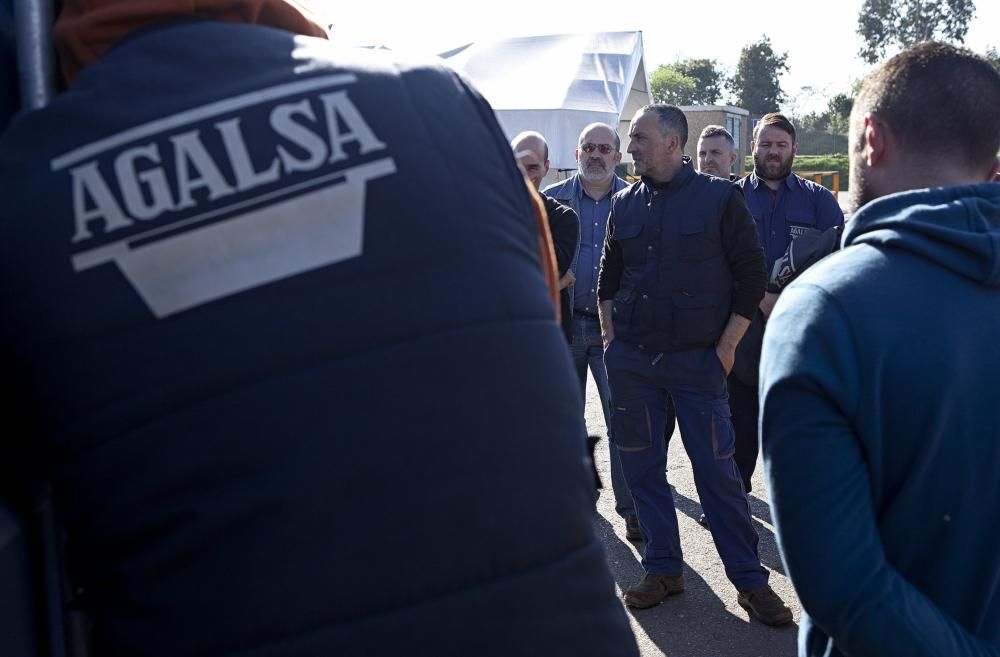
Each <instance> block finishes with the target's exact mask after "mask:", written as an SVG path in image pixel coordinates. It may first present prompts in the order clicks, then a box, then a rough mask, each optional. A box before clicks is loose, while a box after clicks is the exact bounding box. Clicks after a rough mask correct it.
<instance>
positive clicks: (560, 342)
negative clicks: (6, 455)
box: [0, 0, 637, 657]
mask: <svg viewBox="0 0 1000 657" xmlns="http://www.w3.org/2000/svg"><path fill="white" fill-rule="evenodd" d="M192 7H193V9H192ZM192 12H193V13H192ZM295 32H298V33H300V34H307V35H319V34H320V33H321V32H320V31H319V30H318V29H316V28H315V26H313V25H312V24H310V23H309V22H308V21H307V20H305V18H304V17H303V16H302V15H301V13H299V12H298V11H297V10H295V9H293V8H292V6H291V5H288V4H285V3H283V2H277V1H275V0H261V1H253V2H236V1H235V0H201V1H199V2H195V3H191V2H179V1H174V0H151V1H149V2H142V3H135V2H126V1H124V0H106V1H103V2H94V1H93V0H91V1H90V2H83V1H82V0H81V1H80V2H66V3H64V7H63V12H62V15H61V17H60V19H59V23H58V24H57V28H56V37H57V45H58V46H59V53H60V57H61V65H62V69H63V74H64V76H65V77H66V81H67V82H68V84H69V86H68V90H67V91H66V92H65V93H63V94H61V95H59V96H57V97H56V98H55V99H54V101H53V102H52V103H51V104H49V105H48V106H47V107H46V108H44V109H42V110H38V111H32V112H27V113H23V114H21V115H19V116H18V117H16V118H15V120H14V122H13V123H12V124H11V126H10V127H9V129H8V130H7V132H6V133H5V134H4V135H3V138H2V140H0V180H2V181H3V197H4V204H3V208H2V210H0V304H2V316H3V320H2V323H0V324H2V327H0V344H2V345H3V361H4V375H3V377H4V381H3V383H4V386H3V387H4V391H5V395H4V398H5V407H4V409H5V418H6V421H7V426H8V429H10V428H11V427H12V426H15V425H16V427H17V430H16V431H9V432H7V435H8V436H16V440H15V441H11V445H10V446H11V447H13V451H14V452H15V454H14V458H16V459H18V461H19V462H20V463H22V464H24V468H26V469H29V468H30V469H31V470H33V471H35V472H37V473H38V474H39V475H40V476H44V477H45V478H46V479H48V480H49V481H50V482H51V483H52V486H53V489H54V492H55V501H56V504H57V511H58V513H59V516H60V518H61V520H62V522H63V523H64V525H65V527H66V531H67V536H68V560H69V567H70V572H71V576H72V578H73V580H74V583H75V584H77V585H79V586H80V587H82V589H83V596H82V598H81V601H82V604H83V605H84V609H85V610H86V612H87V613H88V614H89V616H90V617H91V619H92V620H93V630H94V631H93V642H94V654H95V655H102V656H104V655H148V656H151V657H160V656H162V657H186V656H191V655H212V656H222V655H227V656H229V655H232V656H235V655H249V654H254V655H258V654H260V655H263V654H267V655H278V656H292V655H295V656H312V655H316V656H319V655H323V656H329V655H398V654H411V655H435V656H439V655H456V656H458V655H519V654H520V655H556V654H573V655H594V656H598V655H602V656H603V655H612V654H613V655H635V654H637V651H636V647H635V642H634V639H633V637H632V635H631V632H630V630H629V626H628V622H627V619H626V617H625V614H624V611H623V610H622V608H621V605H620V603H619V602H618V601H617V600H616V599H615V596H614V589H613V583H612V580H611V577H610V574H609V573H608V570H607V567H606V564H605V559H604V552H603V549H602V547H601V545H600V544H599V543H598V542H597V540H596V539H595V535H594V531H593V527H592V518H591V513H592V480H591V479H590V475H589V473H588V471H587V469H586V467H585V463H584V453H583V445H582V442H581V441H580V436H581V434H582V433H583V431H584V429H583V426H582V424H581V408H580V400H579V399H578V394H577V391H576V390H577V389H576V385H575V379H574V376H573V372H572V368H571V365H570V361H569V356H568V355H567V351H566V346H565V342H564V339H563V337H562V335H561V332H560V330H559V327H558V325H557V324H556V322H555V321H554V308H553V305H552V302H551V298H550V296H549V295H548V293H547V289H546V285H545V279H544V276H543V272H542V270H541V267H540V259H539V252H538V235H537V232H536V224H535V220H534V217H533V215H532V209H531V205H530V199H529V195H528V192H527V190H526V188H525V185H524V182H523V180H522V177H521V174H520V173H519V171H518V169H517V166H516V164H515V161H514V158H513V156H512V154H511V152H510V149H509V147H508V146H507V144H506V141H505V139H504V136H503V134H502V132H501V131H500V129H499V127H498V125H497V123H496V121H495V119H494V116H493V113H492V111H491V109H490V107H489V106H488V105H487V104H486V102H485V101H483V99H482V98H481V97H480V96H479V95H478V94H477V93H476V92H474V91H473V90H471V89H470V88H469V87H468V86H467V85H466V83H465V82H464V81H463V80H462V79H461V78H459V77H458V76H457V75H455V74H454V73H452V72H450V71H448V70H446V69H444V68H441V67H440V66H437V65H435V64H432V63H421V64H413V63H407V62H402V61H398V60H395V59H393V57H392V56H391V55H388V54H385V53H379V52H366V51H345V50H340V49H336V48H334V47H332V46H331V45H330V44H329V43H327V42H325V41H323V40H320V39H317V38H311V37H304V36H299V35H296V34H295ZM449 144H451V146H449ZM456 177H462V178H464V179H466V180H469V181H472V182H473V183H475V182H476V181H478V182H479V183H481V184H469V185H463V186H457V187H456V186H453V185H450V186H449V189H450V191H449V193H447V194H442V193H441V189H442V187H443V184H442V183H443V182H444V181H445V180H449V181H450V180H454V179H455V178H456ZM483 289H489V290H490V291H491V294H490V295H489V296H488V297H483V295H482V294H481V290H483ZM512 342H513V343H516V344H517V348H516V349H511V348H510V345H511V344H512ZM525 454H530V458H525Z"/></svg>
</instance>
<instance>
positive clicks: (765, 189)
mask: <svg viewBox="0 0 1000 657" xmlns="http://www.w3.org/2000/svg"><path fill="white" fill-rule="evenodd" d="M751 152H752V153H753V171H752V172H751V173H750V175H749V176H746V177H745V178H743V179H742V180H740V181H739V182H738V183H737V184H738V185H739V186H740V187H741V188H742V189H743V195H744V196H745V197H746V200H747V205H748V206H749V207H750V212H751V213H752V214H753V218H754V221H756V222H757V235H758V236H759V237H760V244H761V246H762V247H764V257H765V259H766V261H767V271H768V273H769V274H770V273H771V270H772V269H773V268H774V263H775V261H777V260H778V259H780V258H781V257H782V256H784V254H785V252H786V251H787V250H788V246H789V245H790V244H791V243H792V240H793V239H795V238H796V237H798V236H799V235H806V234H819V233H822V232H823V231H825V230H827V229H829V228H832V227H833V226H843V225H844V212H843V211H842V210H841V209H840V205H839V204H838V203H837V199H836V198H834V196H833V194H831V193H830V190H828V189H826V188H825V187H823V186H822V185H817V184H816V183H814V182H812V181H809V180H805V179H804V178H801V177H799V176H796V175H795V174H793V173H792V163H793V162H794V161H795V154H796V153H797V152H798V144H796V143H795V126H793V125H792V122H791V121H789V120H788V119H787V118H785V116H784V115H782V114H778V113H777V112H774V113H771V114H765V115H764V117H763V118H762V119H761V120H760V123H758V124H757V127H756V128H754V139H753V142H752V144H751ZM777 299H778V293H777V292H772V291H770V290H769V291H767V292H765V293H764V299H763V300H762V301H761V302H760V313H761V317H760V318H758V322H757V325H756V327H755V329H756V328H760V327H762V326H763V323H764V322H766V321H767V317H768V315H770V314H771V309H772V308H774V303H775V301H777ZM762 337H763V332H762V331H759V330H752V331H751V332H750V333H749V334H748V335H747V338H746V339H745V340H744V341H743V343H742V344H741V345H740V349H739V351H738V352H737V363H736V366H735V367H734V368H733V372H732V374H730V376H729V405H730V407H731V408H732V412H733V427H734V429H735V430H736V465H737V466H738V467H739V469H740V474H741V475H742V476H743V486H744V488H745V489H746V491H747V492H748V493H749V492H750V491H751V490H752V485H751V479H752V477H753V473H754V470H755V469H756V467H757V454H758V451H759V447H758V444H757V412H758V410H759V400H758V397H757V370H758V366H759V357H760V341H761V339H762Z"/></svg>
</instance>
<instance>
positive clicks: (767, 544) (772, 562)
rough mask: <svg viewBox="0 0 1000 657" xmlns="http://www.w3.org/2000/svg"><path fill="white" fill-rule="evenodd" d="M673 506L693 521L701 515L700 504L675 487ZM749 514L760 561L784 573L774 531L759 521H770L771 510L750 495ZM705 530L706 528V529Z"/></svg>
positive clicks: (763, 502) (765, 503)
mask: <svg viewBox="0 0 1000 657" xmlns="http://www.w3.org/2000/svg"><path fill="white" fill-rule="evenodd" d="M674 508H676V509H677V510H678V511H680V512H681V513H683V514H684V515H686V516H688V517H689V518H692V519H694V520H695V521H697V520H698V518H699V517H701V513H702V511H701V504H700V503H698V502H696V501H695V500H692V499H691V498H690V497H686V496H685V495H684V494H683V493H679V492H678V491H677V489H676V488H675V489H674ZM750 515H751V519H752V520H753V525H754V529H756V530H757V535H758V536H760V543H759V544H758V545H757V550H758V552H759V553H760V561H761V563H762V564H764V565H765V566H767V567H768V568H770V569H771V570H773V571H775V572H778V573H781V574H782V575H784V574H785V568H784V566H783V565H782V564H781V557H780V556H779V555H778V544H777V542H776V541H775V538H774V532H772V531H771V529H770V527H768V526H767V525H765V524H763V523H762V522H761V519H764V520H765V522H768V523H769V522H770V521H771V510H770V507H768V505H767V502H765V501H763V500H761V499H760V498H757V497H754V496H753V495H751V496H750ZM705 531H708V530H707V529H706V530H705Z"/></svg>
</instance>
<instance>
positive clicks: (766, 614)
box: [736, 584, 792, 625]
mask: <svg viewBox="0 0 1000 657" xmlns="http://www.w3.org/2000/svg"><path fill="white" fill-rule="evenodd" d="M736 602H738V603H739V605H740V606H741V607H743V608H744V609H746V610H747V612H748V613H749V614H750V615H751V616H753V617H755V618H756V619H757V620H759V621H760V622H761V623H764V624H765V625H785V624H786V623H791V622H792V610H791V609H789V608H788V607H786V606H785V603H784V602H782V600H781V598H779V597H778V594H777V593H775V592H774V590H772V589H771V587H770V586H767V585H766V584H765V585H764V586H761V587H760V588H756V589H753V590H752V591H739V593H738V595H737V596H736Z"/></svg>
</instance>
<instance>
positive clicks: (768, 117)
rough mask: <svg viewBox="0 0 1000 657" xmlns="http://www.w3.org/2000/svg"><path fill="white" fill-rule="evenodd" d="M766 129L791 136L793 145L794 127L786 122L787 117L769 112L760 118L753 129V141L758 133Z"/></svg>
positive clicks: (789, 122)
mask: <svg viewBox="0 0 1000 657" xmlns="http://www.w3.org/2000/svg"><path fill="white" fill-rule="evenodd" d="M768 127H774V128H778V129H779V130H781V131H783V132H787V133H788V134H790V135H791V136H792V143H793V144H794V143H795V126H794V125H792V122H791V121H789V120H788V117H786V116H785V115H784V114H781V113H780V112H769V113H767V114H765V115H764V116H762V117H760V121H758V122H757V125H756V126H755V127H754V129H753V140H754V141H757V137H759V136H760V131H761V130H763V129H764V128H768Z"/></svg>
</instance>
